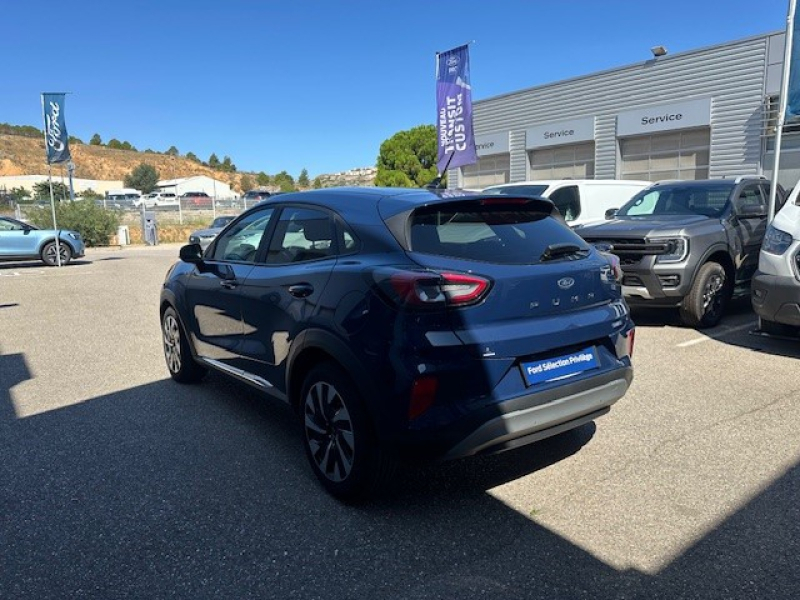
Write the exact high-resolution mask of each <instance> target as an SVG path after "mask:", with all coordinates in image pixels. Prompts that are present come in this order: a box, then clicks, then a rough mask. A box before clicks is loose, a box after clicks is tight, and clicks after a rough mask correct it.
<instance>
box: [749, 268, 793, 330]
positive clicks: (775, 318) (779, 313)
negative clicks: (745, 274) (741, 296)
mask: <svg viewBox="0 0 800 600" xmlns="http://www.w3.org/2000/svg"><path fill="white" fill-rule="evenodd" d="M751 300H752V303H753V310H755V312H756V314H757V315H758V316H759V317H761V318H762V319H764V320H766V321H772V322H775V323H782V324H784V325H794V326H800V281H798V280H797V279H796V278H795V277H794V276H792V275H767V274H765V273H762V272H761V271H757V272H756V274H755V276H754V277H753V284H752V295H751Z"/></svg>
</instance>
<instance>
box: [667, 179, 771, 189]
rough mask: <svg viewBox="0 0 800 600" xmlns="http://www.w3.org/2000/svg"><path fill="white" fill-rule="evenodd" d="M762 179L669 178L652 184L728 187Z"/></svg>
mask: <svg viewBox="0 0 800 600" xmlns="http://www.w3.org/2000/svg"><path fill="white" fill-rule="evenodd" d="M762 181H766V180H763V179H745V180H742V181H739V182H737V181H736V180H735V179H671V180H666V181H657V182H655V183H654V184H653V187H656V186H659V187H661V186H667V185H691V186H695V187H710V186H715V185H721V184H722V185H728V186H730V187H734V186H735V185H737V183H742V182H748V183H750V182H753V183H760V182H762Z"/></svg>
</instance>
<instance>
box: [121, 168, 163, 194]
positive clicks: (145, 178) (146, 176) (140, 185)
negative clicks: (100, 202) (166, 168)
mask: <svg viewBox="0 0 800 600" xmlns="http://www.w3.org/2000/svg"><path fill="white" fill-rule="evenodd" d="M157 184H158V171H156V168H155V167H154V166H153V165H148V164H147V163H140V164H139V166H137V167H135V168H134V169H133V171H131V172H130V173H128V174H127V175H126V176H125V187H128V188H134V189H136V190H139V191H140V192H142V193H143V194H149V193H150V192H152V191H153V190H154V189H155V187H156V185H157Z"/></svg>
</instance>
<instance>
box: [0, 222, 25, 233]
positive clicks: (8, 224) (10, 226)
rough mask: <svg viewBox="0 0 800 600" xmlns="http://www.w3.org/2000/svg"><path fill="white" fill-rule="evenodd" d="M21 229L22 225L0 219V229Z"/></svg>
mask: <svg viewBox="0 0 800 600" xmlns="http://www.w3.org/2000/svg"><path fill="white" fill-rule="evenodd" d="M23 229H24V227H23V226H22V225H21V224H19V223H15V222H14V221H6V220H5V219H0V231H22V230H23Z"/></svg>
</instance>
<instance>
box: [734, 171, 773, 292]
mask: <svg viewBox="0 0 800 600" xmlns="http://www.w3.org/2000/svg"><path fill="white" fill-rule="evenodd" d="M763 185H764V184H762V183H760V182H754V183H748V184H746V185H744V186H743V187H742V189H741V190H740V191H739V193H738V194H737V195H736V197H735V198H734V200H733V216H734V223H733V227H734V234H735V238H736V239H735V243H734V247H735V258H736V281H737V283H745V282H747V281H749V280H750V278H751V277H752V276H753V274H754V273H755V272H756V269H757V268H758V253H759V251H760V249H761V242H763V241H764V234H765V233H766V231H767V219H766V216H767V197H765V196H764V190H763Z"/></svg>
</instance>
